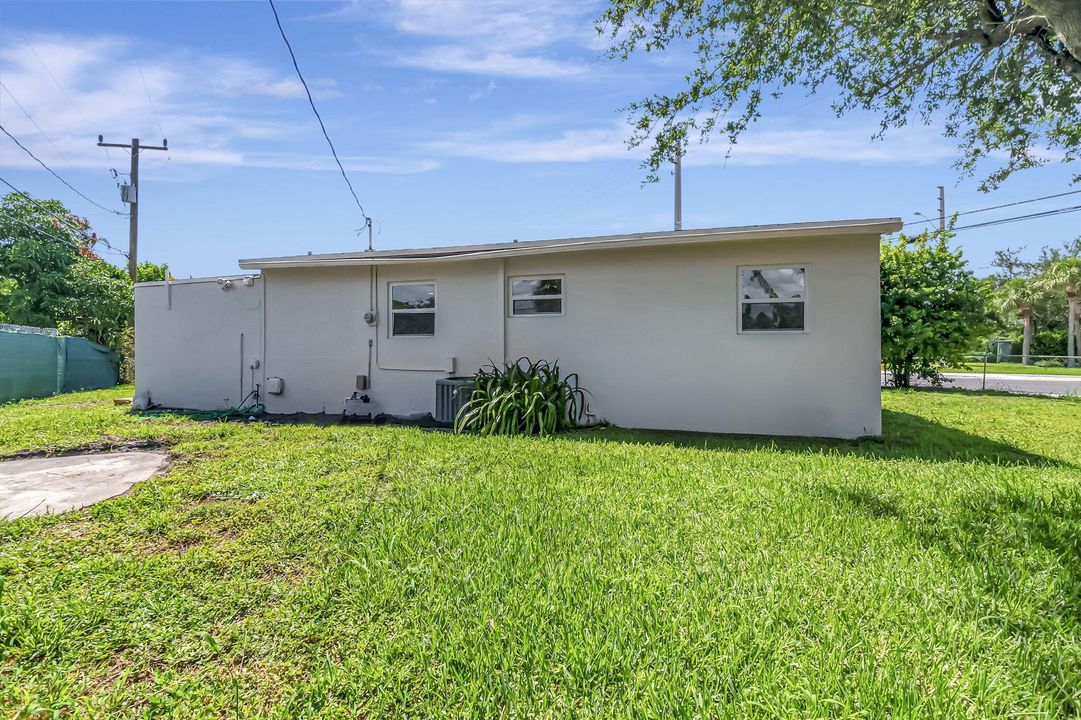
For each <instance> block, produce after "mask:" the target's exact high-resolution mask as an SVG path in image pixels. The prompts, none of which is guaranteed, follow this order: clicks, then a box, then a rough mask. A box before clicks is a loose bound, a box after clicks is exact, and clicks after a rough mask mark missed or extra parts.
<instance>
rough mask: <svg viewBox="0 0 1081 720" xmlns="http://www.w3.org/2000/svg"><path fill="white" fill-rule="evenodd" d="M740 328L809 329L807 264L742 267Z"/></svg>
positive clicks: (747, 329)
mask: <svg viewBox="0 0 1081 720" xmlns="http://www.w3.org/2000/svg"><path fill="white" fill-rule="evenodd" d="M739 297H740V331H741V332H754V331H757V330H782V331H784V330H805V329H806V327H807V317H806V312H807V308H806V306H807V268H802V267H793V268H740V271H739Z"/></svg>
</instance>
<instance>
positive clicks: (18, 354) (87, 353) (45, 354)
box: [0, 325, 120, 403]
mask: <svg viewBox="0 0 1081 720" xmlns="http://www.w3.org/2000/svg"><path fill="white" fill-rule="evenodd" d="M119 369H120V356H119V355H117V354H116V353H115V352H113V351H112V350H110V349H109V348H107V347H105V346H104V345H98V344H97V343H92V342H90V341H89V340H86V339H85V338H80V337H58V336H57V334H56V331H55V330H49V329H48V328H28V327H22V326H18V325H0V403H3V402H9V401H11V400H20V399H22V398H31V397H46V396H48V395H54V394H56V393H59V392H69V391H72V390H92V389H96V388H108V387H113V386H114V385H116V379H117V375H118V373H119Z"/></svg>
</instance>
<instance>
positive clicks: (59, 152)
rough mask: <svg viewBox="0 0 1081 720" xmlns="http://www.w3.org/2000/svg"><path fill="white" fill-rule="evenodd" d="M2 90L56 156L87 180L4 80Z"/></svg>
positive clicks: (1, 83)
mask: <svg viewBox="0 0 1081 720" xmlns="http://www.w3.org/2000/svg"><path fill="white" fill-rule="evenodd" d="M0 88H3V90H4V92H6V93H7V94H8V97H9V98H11V101H12V102H13V103H15V107H17V108H19V110H21V111H22V114H23V115H25V116H26V119H27V120H29V121H30V123H31V124H32V125H33V126H34V127H35V128H37V131H38V132H39V133H41V137H43V138H45V142H47V143H49V145H51V146H52V148H53V150H55V151H56V154H57V155H59V156H60V157H61V158H62V159H63V161H64V162H66V163H67V164H68V167H69V168H71V169H72V170H73V171H74V172H75V174H76V175H78V176H80V177H83V178H84V179H85V176H84V175H83V174H82V173H81V172H79V171H78V170H77V169H76V167H75V165H73V164H72V162H71V160H69V159H68V156H67V155H65V154H64V153H63V151H62V150H61V149H60V148H58V147H57V146H56V143H54V142H53V140H52V138H51V137H49V136H48V135H46V134H45V131H44V130H42V129H41V126H40V125H38V121H37V120H35V119H34V116H33V115H31V114H30V112H29V111H28V110H27V109H26V108H25V107H23V104H22V103H21V102H19V99H18V98H16V97H15V95H13V94H12V92H11V89H10V88H8V86H7V85H5V84H4V82H3V81H2V80H0Z"/></svg>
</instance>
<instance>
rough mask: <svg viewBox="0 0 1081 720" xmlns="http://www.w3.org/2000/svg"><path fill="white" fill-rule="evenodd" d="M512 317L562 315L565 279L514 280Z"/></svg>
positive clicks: (512, 284)
mask: <svg viewBox="0 0 1081 720" xmlns="http://www.w3.org/2000/svg"><path fill="white" fill-rule="evenodd" d="M510 294H511V297H510V302H511V305H510V311H511V315H561V314H562V313H563V278H561V277H539V278H513V279H512V280H511V281H510Z"/></svg>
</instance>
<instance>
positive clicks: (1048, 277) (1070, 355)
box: [1039, 257, 1081, 367]
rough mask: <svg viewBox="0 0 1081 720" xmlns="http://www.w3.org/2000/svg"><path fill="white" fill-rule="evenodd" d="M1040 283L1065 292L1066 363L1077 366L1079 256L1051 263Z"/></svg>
mask: <svg viewBox="0 0 1081 720" xmlns="http://www.w3.org/2000/svg"><path fill="white" fill-rule="evenodd" d="M1039 281H1040V284H1041V285H1043V286H1044V287H1045V288H1054V289H1056V290H1059V289H1061V290H1064V291H1065V292H1066V308H1067V310H1066V312H1067V315H1066V319H1067V326H1066V355H1067V358H1066V364H1067V365H1068V366H1069V367H1076V366H1077V356H1078V354H1081V337H1079V335H1081V332H1079V328H1078V325H1079V318H1078V315H1079V314H1081V308H1079V307H1078V305H1079V303H1078V297H1077V289H1078V287H1079V286H1081V257H1068V258H1063V259H1061V260H1059V261H1058V262H1056V263H1055V264H1054V265H1052V266H1051V267H1050V268H1049V269H1048V271H1047V272H1046V273H1044V275H1043V276H1042V277H1041V278H1040V280H1039Z"/></svg>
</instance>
